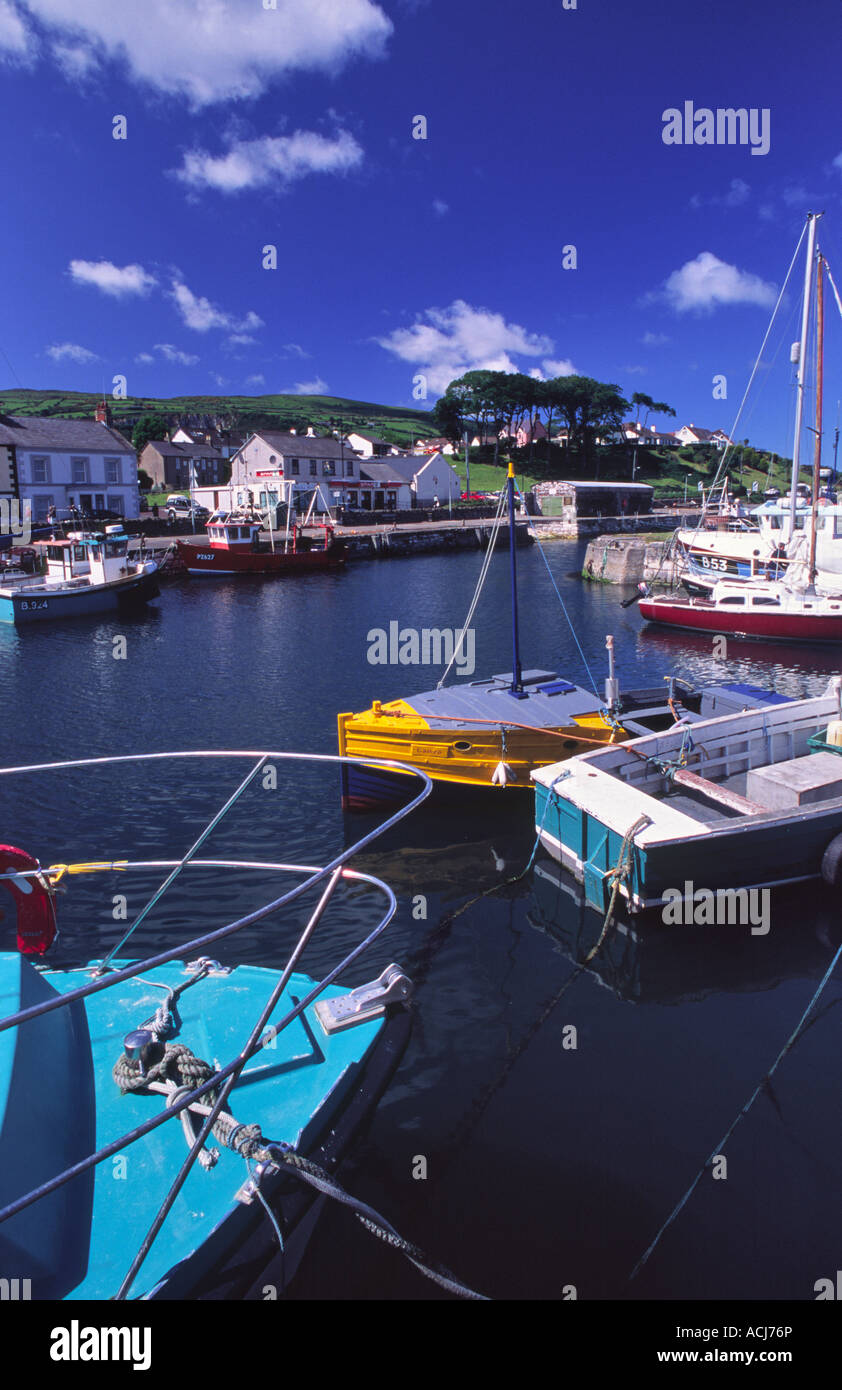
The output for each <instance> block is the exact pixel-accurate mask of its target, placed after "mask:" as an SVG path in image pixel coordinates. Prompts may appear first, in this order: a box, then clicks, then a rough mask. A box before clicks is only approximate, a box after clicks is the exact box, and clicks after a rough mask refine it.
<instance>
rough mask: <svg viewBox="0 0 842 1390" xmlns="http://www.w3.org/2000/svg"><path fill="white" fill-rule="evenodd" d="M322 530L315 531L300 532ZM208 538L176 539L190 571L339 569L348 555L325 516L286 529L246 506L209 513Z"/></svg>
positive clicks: (257, 572)
mask: <svg viewBox="0 0 842 1390" xmlns="http://www.w3.org/2000/svg"><path fill="white" fill-rule="evenodd" d="M305 527H306V529H307V531H308V532H309V531H316V532H321V536H320V537H314V536H312V535H310V534H305ZM205 531H206V533H207V538H206V540H204V541H200V542H198V544H197V543H196V542H195V541H189V540H181V539H177V540H176V542H175V545H176V547H177V550H178V554H179V556H180V557H181V560H182V562H183V564H184V566H185V568H186V569H187V572H188V573H189V574H204V575H250V576H252V577H255V576H267V577H268V576H278V577H280V576H286V575H293V574H310V573H312V572H315V571H319V570H335V569H341V567H342V566H343V565H344V564H345V562H346V560H347V558H348V552H347V547H346V545H345V542H344V541H342V540H337V539H336V535H335V531H334V528H333V526H332V525H331V524H330V523H329V522H318V523H316V522H312V523H311V524H310V525H309V526H306V518H305V520H304V521H301V522H295V523H294V524H292V525H291V526H288V527H287V530H286V531H285V532H277V533H276V532H275V531H274V529H273V528H272V527H271V526H270V527H269V529H268V532H266V533H265V534H264V530H263V521H262V518H260V517H259V516H255V515H254V514H253V513H251V512H231V513H228V514H227V515H225V516H223V517H221V518H217V519H213V518H212V519H211V520H210V521H209V522H208V523H207V525H206V527H205Z"/></svg>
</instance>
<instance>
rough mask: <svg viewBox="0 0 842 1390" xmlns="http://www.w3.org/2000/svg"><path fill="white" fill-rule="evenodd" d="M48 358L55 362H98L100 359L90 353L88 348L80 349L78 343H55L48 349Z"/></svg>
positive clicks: (93, 353)
mask: <svg viewBox="0 0 842 1390" xmlns="http://www.w3.org/2000/svg"><path fill="white" fill-rule="evenodd" d="M47 356H48V357H52V359H53V361H54V362H64V361H65V360H68V359H69V360H70V361H71V362H98V361H99V357H98V356H97V354H96V353H95V352H90V351H89V350H88V348H84V347H80V346H79V344H78V343H53V344H52V346H51V347H48V348H47Z"/></svg>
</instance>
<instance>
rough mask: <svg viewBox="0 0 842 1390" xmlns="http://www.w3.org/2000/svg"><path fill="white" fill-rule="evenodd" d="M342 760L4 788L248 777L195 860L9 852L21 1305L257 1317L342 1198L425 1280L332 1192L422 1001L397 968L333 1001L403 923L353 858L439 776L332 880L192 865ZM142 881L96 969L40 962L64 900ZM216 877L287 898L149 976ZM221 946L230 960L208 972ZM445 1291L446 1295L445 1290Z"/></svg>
mask: <svg viewBox="0 0 842 1390" xmlns="http://www.w3.org/2000/svg"><path fill="white" fill-rule="evenodd" d="M336 761H337V760H336V759H335V758H330V757H316V756H313V757H311V756H309V755H305V754H295V753H284V752H241V751H236V752H234V751H229V752H224V753H195V752H190V753H174V754H166V753H165V754H145V755H140V756H122V757H112V758H99V759H90V760H83V761H78V762H65V763H60V764H55V765H49V764H40V765H36V766H27V767H14V768H4V769H2V770H0V785H2V789H3V790H6V789H8V790H11V789H12V787H14V788H15V789H16V792H17V795H18V796H21V795H24V796H29V795H32V794H33V790H34V788H33V783H34V782H35V781H36V779H40V781H41V782H43V781H44V780H45V779H47V780H48V785H49V786H51V787H52V790H53V791H55V790H56V787H55V782H54V781H53V780H52V779H56V778H60V777H63V776H67V775H71V776H72V778H73V779H74V781H73V785H74V786H75V785H77V784H78V779H79V778H80V776H81V774H84V775H85V776H88V775H89V774H90V773H91V772H92V770H93V769H95V768H96V769H99V771H100V773H101V774H102V775H105V774H108V775H109V776H110V774H111V773H112V772H113V774H114V776H115V778H116V779H117V780H118V782H119V778H120V775H121V774H123V775H126V769H128V768H129V767H131V768H132V769H133V770H134V771H133V773H132V775H133V776H136V777H137V778H139V779H140V781H145V780H146V779H150V778H154V777H156V776H162V775H163V768H164V767H165V766H167V765H168V764H170V763H174V764H175V769H174V770H175V773H178V771H179V769H183V775H184V777H185V778H188V779H191V778H195V777H201V776H203V775H204V776H210V775H211V769H214V770H218V769H220V768H223V769H228V768H232V767H233V768H237V767H238V766H239V769H240V770H239V771H238V773H237V777H238V778H239V777H241V776H242V771H243V768H242V765H243V764H245V768H246V772H245V776H244V777H242V780H241V781H240V782H239V785H238V786H236V787H235V788H234V790H233V791H232V792H231V794H230V796H229V797H228V799H227V801H226V802H225V804H224V805H223V806H222V807H221V809H220V810H219V811H217V813H216V814H215V815H214V816H213V818H212V819H211V820H210V822H208V824H207V825H206V826H205V827H204V828H203V830H202V832H201V834H199V835H198V837H197V838H196V839H195V840H194V842H193V844H192V845H191V847H190V849H188V850H187V852H186V853H185V854H184V855H182V856H180V857H176V858H173V857H167V858H163V859H151V860H150V859H141V858H137V859H124V860H119V861H109V862H101V861H81V862H78V863H73V864H53V865H50V866H49V867H45V866H42V865H41V863H39V861H38V859H37V858H36V857H35V856H34V855H32V854H31V853H28V852H25V851H23V850H21V849H18V848H16V847H14V846H9V845H5V846H2V847H0V899H2V902H3V907H4V912H5V916H4V918H3V922H2V929H3V931H4V932H7V931H9V930H11V931H12V932H13V933H15V932H16V938H17V940H16V949H4V950H3V951H1V952H0V1014H2V1018H0V1269H2V1270H3V1275H4V1279H6V1278H8V1279H9V1280H14V1279H19V1280H20V1281H24V1282H25V1283H26V1284H27V1285H28V1287H29V1292H28V1294H24V1295H23V1296H24V1297H32V1298H33V1299H106V1298H117V1299H123V1298H126V1297H132V1298H138V1297H140V1298H147V1299H175V1298H178V1299H188V1298H189V1299H219V1298H251V1297H255V1298H265V1297H267V1296H270V1295H269V1294H268V1293H267V1289H266V1285H267V1283H268V1284H269V1285H270V1286H271V1287H272V1288H273V1289H274V1290H275V1294H274V1296H279V1294H280V1292H281V1291H282V1290H283V1288H284V1287H285V1285H286V1284H287V1283H288V1282H289V1280H290V1279H291V1278H292V1276H293V1274H294V1272H295V1268H296V1266H297V1263H298V1261H299V1259H300V1257H301V1254H302V1251H303V1248H304V1246H305V1244H306V1240H307V1237H308V1236H309V1233H310V1231H311V1229H312V1226H313V1223H314V1220H315V1217H316V1215H317V1214H318V1210H319V1207H320V1205H321V1204H322V1202H323V1201H324V1198H325V1195H327V1196H336V1195H337V1194H341V1199H342V1200H345V1201H346V1202H350V1205H351V1207H352V1209H354V1210H356V1211H357V1212H358V1214H360V1215H361V1216H363V1217H364V1219H365V1220H366V1221H367V1222H368V1224H369V1225H372V1226H373V1229H375V1230H376V1231H377V1232H378V1233H379V1234H382V1235H385V1237H386V1238H387V1239H389V1240H390V1243H391V1244H392V1245H393V1246H396V1247H397V1248H404V1249H406V1250H411V1251H412V1256H413V1258H414V1259H415V1260H416V1263H417V1262H418V1257H419V1252H418V1251H417V1250H416V1249H415V1247H407V1246H405V1243H403V1242H401V1240H400V1237H398V1236H397V1233H396V1232H394V1231H393V1230H392V1228H391V1227H389V1226H388V1223H385V1224H382V1225H381V1224H379V1223H380V1222H381V1218H378V1217H377V1215H376V1213H374V1212H372V1210H371V1209H370V1208H369V1207H366V1206H364V1204H360V1203H357V1202H356V1201H355V1199H353V1198H349V1197H348V1194H345V1193H344V1192H343V1189H341V1188H340V1187H338V1185H337V1182H336V1178H335V1171H336V1168H337V1166H338V1164H339V1162H340V1161H341V1159H342V1158H343V1157H344V1155H345V1154H346V1152H347V1150H348V1148H349V1145H350V1144H351V1141H352V1139H353V1137H354V1135H355V1134H356V1133H357V1132H358V1131H359V1129H360V1126H361V1125H362V1124H363V1123H364V1122H365V1121H366V1119H367V1118H368V1117H370V1115H371V1113H372V1112H373V1109H374V1107H375V1106H376V1104H377V1102H378V1100H379V1098H380V1096H381V1095H382V1093H383V1091H384V1089H385V1087H386V1085H387V1083H388V1080H389V1078H390V1076H391V1074H392V1072H393V1071H394V1069H395V1067H396V1066H397V1063H398V1061H399V1060H400V1056H401V1053H402V1050H403V1047H404V1045H405V1042H406V1038H407V1031H408V1026H409V1020H408V1013H407V1001H408V999H409V997H410V993H411V985H410V982H409V981H408V980H407V978H406V976H405V975H404V974H403V972H402V971H401V970H400V969H399V967H398V966H396V965H390V966H388V967H387V968H386V969H384V970H381V971H380V973H379V974H378V975H377V976H376V978H374V979H372V980H369V981H368V982H366V983H364V984H360V983H357V984H355V985H354V987H351V986H350V985H349V983H347V982H346V983H342V982H340V977H342V976H347V972H348V971H349V970H350V971H351V972H352V974H353V975H355V976H356V977H357V979H359V976H358V965H357V962H358V960H359V958H360V956H361V955H362V954H363V953H364V952H366V951H368V950H369V949H370V948H371V946H372V944H373V943H374V942H375V941H377V940H378V939H379V938H380V936H381V934H382V933H383V931H384V930H385V928H386V926H387V924H388V923H389V921H390V920H391V919H392V917H393V915H394V913H395V910H396V899H395V896H394V893H393V892H392V890H391V888H390V887H389V886H388V885H387V884H385V883H383V882H382V881H380V880H379V879H377V878H374V877H372V875H370V874H368V873H364V872H361V871H359V870H356V869H353V868H351V867H349V860H350V859H351V857H352V856H353V855H355V854H356V853H358V852H359V851H360V850H361V849H362V848H363V847H364V846H367V845H369V844H370V843H371V842H372V841H373V840H374V839H375V838H376V836H377V834H378V833H380V831H382V830H385V829H388V827H389V826H391V825H394V824H395V823H396V822H397V821H398V820H399V819H401V818H402V817H403V816H404V815H406V814H407V813H408V812H409V811H411V810H412V809H414V807H416V806H418V805H419V804H420V803H421V802H422V801H423V800H424V798H425V797H426V796H427V794H428V793H429V790H430V786H429V781H428V779H427V778H425V777H424V776H423V775H419V774H415V779H414V785H413V793H414V794H413V797H412V799H411V801H410V802H409V804H408V805H407V806H406V807H405V808H403V809H401V810H400V811H398V812H396V813H395V814H394V815H393V816H392V817H391V818H390V819H389V820H388V821H386V822H385V823H384V825H382V826H380V827H378V829H377V830H374V831H372V832H371V833H369V834H366V835H365V836H364V837H363V838H362V839H361V840H359V842H358V843H355V844H353V845H351V846H350V848H348V849H345V850H343V851H342V852H341V853H339V854H336V855H335V856H334V857H333V858H331V859H330V861H329V862H328V863H326V864H323V865H322V866H321V867H319V866H315V867H314V866H312V865H306V864H291V863H286V862H259V863H258V862H251V861H247V862H246V861H241V860H230V859H210V858H204V857H201V856H200V851H201V848H202V846H203V844H204V842H205V840H206V839H207V837H208V835H209V834H210V833H211V831H212V830H215V829H216V827H217V826H218V825H219V824H220V822H221V821H222V819H223V817H225V816H226V815H228V814H229V812H230V811H231V809H232V808H233V807H234V806H235V804H237V803H238V802H239V801H240V799H241V798H242V797H243V794H244V792H245V791H246V790H247V789H248V788H249V787H250V786H252V785H254V784H255V779H257V778H260V777H261V774H263V773H264V770H265V769H266V768H267V767H268V768H273V769H274V770H275V775H278V772H279V769H280V770H284V769H286V770H287V771H288V772H289V774H290V777H291V778H294V779H295V783H296V785H298V782H299V779H300V777H301V776H302V775H303V771H302V766H301V765H302V764H308V763H309V764H318V765H324V764H328V765H331V764H334V763H335V762H336ZM220 775H222V774H220ZM97 785H99V783H97ZM259 785H260V783H259V782H258V783H257V786H258V787H259ZM35 794H36V796H37V795H38V793H37V792H35ZM145 843H146V844H147V845H148V844H149V843H150V842H149V840H148V839H146V841H145ZM150 872H154V873H155V874H156V875H158V876H160V875H161V874H164V877H163V879H162V881H161V882H160V885H159V887H158V888H157V889H156V890H155V892H154V893H153V894H152V895H151V897H146V894H144V897H146V901H145V904H144V906H143V908H142V909H141V911H140V912H139V913H137V915H136V916H135V917H134V920H133V922H132V923H131V925H130V926H129V927H128V928H127V929H126V931H125V932H124V933H123V934H122V936H121V938H120V940H119V942H117V943H115V945H114V946H113V948H112V949H111V950H109V951H108V953H107V954H106V955H105V956H104V957H103V958H101V959H95V960H86V959H83V961H82V962H76V963H73V964H62V963H61V962H57V963H56V964H55V965H53V966H51V965H50V964H49V963H48V955H47V952H48V951H50V950H51V949H52V950H53V951H54V950H55V944H54V942H55V936H56V925H57V918H56V909H57V902H58V898H57V893H58V892H59V891H60V888H59V885H60V884H61V885H62V887H63V886H64V885H66V884H71V885H73V884H77V883H78V882H79V880H80V879H81V881H82V883H83V884H84V878H83V877H82V876H84V875H86V874H98V875H99V876H100V877H101V878H105V879H106V881H107V882H108V881H113V878H114V876H116V878H117V879H118V880H119V885H120V887H121V888H122V887H123V883H124V881H126V880H127V879H129V880H131V881H134V879H135V876H137V875H140V876H141V880H140V881H141V883H142V876H143V874H144V873H145V874H146V877H147V879H148V876H149V873H150ZM223 872H224V873H225V874H229V873H232V872H233V873H235V874H236V876H237V877H236V881H237V883H238V884H240V885H242V881H243V876H244V875H245V874H247V873H257V874H259V875H260V876H261V882H263V883H264V884H265V882H266V881H267V877H268V878H269V880H270V881H271V876H273V875H278V876H280V877H279V882H278V888H277V895H273V896H272V900H271V901H269V902H264V904H263V905H262V906H260V907H258V908H257V909H255V910H252V911H248V912H245V913H244V914H243V915H241V916H240V917H239V918H237V919H236V920H233V921H226V920H225V915H223V922H224V925H222V926H217V927H213V928H211V927H210V926H209V925H208V923H207V922H206V923H205V925H204V929H198V930H197V927H196V926H195V925H194V926H193V928H192V930H190V931H189V932H188V933H187V934H189V936H190V938H191V939H189V940H186V939H184V938H182V939H181V940H179V941H178V942H176V943H173V944H171V945H168V948H167V949H165V950H158V951H157V952H156V953H155V954H154V955H152V956H149V957H147V958H146V959H141V960H137V959H134V960H132V959H130V958H129V959H127V958H126V956H125V954H124V952H125V947H126V945H127V943H128V941H129V939H130V938H131V936H132V934H133V932H135V931H136V930H137V928H138V927H139V926H140V924H141V922H143V920H144V919H145V918H146V916H147V915H148V913H149V912H150V910H151V909H152V908H153V907H154V906H155V905H157V904H158V903H159V902H160V901H161V899H162V897H163V895H164V893H165V892H167V891H169V892H170V893H172V891H173V890H172V885H173V883H174V882H175V881H176V880H177V879H180V880H181V881H182V883H183V884H184V887H183V888H182V889H181V892H182V897H183V898H186V900H187V901H188V902H191V901H192V902H193V903H195V905H196V910H197V919H198V918H201V916H202V915H205V916H207V909H208V904H209V903H212V901H213V896H212V895H213V891H214V890H213V885H214V884H216V883H218V882H219V881H220V879H219V875H220V874H221V873H223ZM185 876H186V877H187V879H188V880H190V881H191V883H192V880H193V879H195V887H194V888H191V887H190V883H184V879H185ZM205 884H207V888H206V889H205V888H204V887H203V885H205ZM188 888H189V889H190V893H189V896H188ZM134 891H135V892H139V891H140V889H139V888H136V889H135V890H134ZM239 891H243V890H242V886H241V887H240V890H239ZM109 892H110V888H109ZM208 895H210V897H209V896H208ZM305 895H309V897H305ZM290 907H291V908H292V909H293V912H294V914H295V925H294V927H293V932H292V940H293V943H294V944H293V945H292V949H291V950H290V951H289V954H288V956H287V958H286V964H285V965H284V967H283V968H282V969H268V968H262V967H258V966H255V965H251V964H248V963H243V962H242V961H240V962H238V961H237V959H236V945H235V944H233V943H236V939H237V934H238V933H241V932H243V931H244V930H245V929H246V928H249V927H254V926H255V924H258V923H265V922H266V920H267V919H269V918H270V917H271V919H272V928H271V930H272V939H273V940H274V941H277V939H278V932H279V931H280V930H281V929H282V925H283V924H282V922H281V923H280V924H279V923H278V920H277V918H278V914H279V913H283V912H284V911H285V910H286V909H288V908H290ZM302 909H303V910H302ZM330 909H335V912H336V913H338V914H339V917H338V921H339V924H340V935H341V940H342V942H343V945H342V947H341V949H337V950H336V951H335V952H332V951H331V952H330V954H329V955H328V956H327V959H334V960H336V963H335V964H334V965H333V966H332V967H331V968H330V969H328V970H327V971H326V972H325V973H324V974H322V976H321V978H315V979H314V978H311V977H310V976H308V975H305V974H304V973H302V972H301V970H300V966H299V961H300V957H301V955H302V952H303V951H304V949H305V947H309V946H310V945H311V940H312V938H314V937H315V936H316V935H317V934H318V935H320V936H321V937H324V938H325V943H324V948H323V949H324V950H328V940H327V934H328V933H329V932H330V930H331V928H330V926H329V925H327V923H328V920H329V918H330V916H331V912H330ZM349 914H353V916H349ZM287 915H289V914H287ZM217 920H218V919H217ZM302 922H303V929H302ZM349 924H350V925H349ZM354 924H356V938H355V936H354V931H353V930H352V928H353V926H354ZM264 929H265V928H264ZM355 939H357V940H358V944H356V945H353V946H351V945H350V944H349V943H350V942H352V941H353V940H355ZM229 943H232V946H231V947H230V948H229V956H231V958H230V959H229V958H227V957H226V958H223V959H221V960H218V959H216V958H215V957H214V955H213V954H212V953H214V952H216V951H217V950H219V949H220V948H222V949H223V950H224V949H225V948H226V947H228V946H229ZM9 944H10V943H8V942H6V943H4V945H7V946H8V945H9ZM232 953H233V954H232ZM337 957H338V959H336V958H337ZM123 1179H125V1181H122V1180H123ZM390 1232H391V1234H389V1233H390ZM419 1267H420V1266H419ZM426 1272H430V1271H426ZM432 1276H433V1277H436V1278H439V1279H440V1281H441V1280H443V1281H444V1282H445V1286H446V1287H453V1285H452V1283H448V1278H447V1274H446V1272H445V1273H444V1274H441V1273H440V1272H439V1273H438V1274H437V1273H436V1271H435V1270H433V1271H432ZM455 1291H457V1292H459V1291H460V1289H459V1288H458V1287H456V1290H455Z"/></svg>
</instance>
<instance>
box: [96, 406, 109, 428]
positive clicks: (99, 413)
mask: <svg viewBox="0 0 842 1390" xmlns="http://www.w3.org/2000/svg"><path fill="white" fill-rule="evenodd" d="M96 420H97V424H98V425H110V424H111V411H110V409H109V407H108V403H107V401H100V403H99V405H98V406H97V408H96Z"/></svg>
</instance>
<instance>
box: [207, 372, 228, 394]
mask: <svg viewBox="0 0 842 1390" xmlns="http://www.w3.org/2000/svg"><path fill="white" fill-rule="evenodd" d="M211 381H215V382H216V384H217V386H218V387H219V389H220V391H221V390H222V388H223V387H224V386H227V385H228V378H227V376H220V375H219V373H218V372H211Z"/></svg>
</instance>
